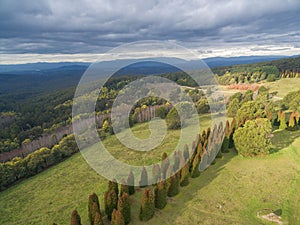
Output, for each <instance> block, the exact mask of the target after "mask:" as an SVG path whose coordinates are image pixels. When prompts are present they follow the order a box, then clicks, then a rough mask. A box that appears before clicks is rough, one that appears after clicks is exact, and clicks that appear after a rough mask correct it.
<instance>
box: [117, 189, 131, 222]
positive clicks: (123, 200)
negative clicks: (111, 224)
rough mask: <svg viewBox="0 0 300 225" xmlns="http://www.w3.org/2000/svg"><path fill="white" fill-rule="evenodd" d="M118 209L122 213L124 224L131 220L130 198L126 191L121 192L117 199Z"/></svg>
mask: <svg viewBox="0 0 300 225" xmlns="http://www.w3.org/2000/svg"><path fill="white" fill-rule="evenodd" d="M118 210H119V211H120V212H121V213H122V215H123V218H124V222H125V224H128V223H129V222H130V220H131V209H130V199H129V195H128V194H127V193H123V195H122V196H120V197H119V200H118Z"/></svg>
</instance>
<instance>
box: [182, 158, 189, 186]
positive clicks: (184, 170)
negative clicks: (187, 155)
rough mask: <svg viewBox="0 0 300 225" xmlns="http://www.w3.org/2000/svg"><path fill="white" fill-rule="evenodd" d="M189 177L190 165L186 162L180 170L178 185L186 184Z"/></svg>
mask: <svg viewBox="0 0 300 225" xmlns="http://www.w3.org/2000/svg"><path fill="white" fill-rule="evenodd" d="M189 177H190V165H189V163H186V164H185V165H184V166H183V167H182V168H181V170H180V186H181V187H183V186H186V185H188V184H189Z"/></svg>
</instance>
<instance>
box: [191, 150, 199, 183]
mask: <svg viewBox="0 0 300 225" xmlns="http://www.w3.org/2000/svg"><path fill="white" fill-rule="evenodd" d="M199 165H200V155H199V154H197V155H196V156H195V158H194V160H193V162H192V169H191V177H192V178H195V177H198V176H199V175H200V171H199Z"/></svg>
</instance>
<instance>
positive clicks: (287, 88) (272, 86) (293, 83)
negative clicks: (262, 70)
mask: <svg viewBox="0 0 300 225" xmlns="http://www.w3.org/2000/svg"><path fill="white" fill-rule="evenodd" d="M262 84H263V85H264V86H265V87H267V88H269V91H270V92H274V91H277V92H278V94H277V95H276V96H278V97H280V98H283V97H284V96H285V95H286V94H288V93H289V92H292V91H297V90H299V88H300V79H297V78H284V79H279V80H277V81H275V82H265V83H262Z"/></svg>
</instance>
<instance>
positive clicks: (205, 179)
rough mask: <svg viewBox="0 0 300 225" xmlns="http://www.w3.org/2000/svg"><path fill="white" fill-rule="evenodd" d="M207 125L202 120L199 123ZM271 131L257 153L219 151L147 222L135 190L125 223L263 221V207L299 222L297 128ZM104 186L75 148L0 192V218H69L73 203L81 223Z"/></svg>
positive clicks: (33, 220) (143, 133)
mask: <svg viewBox="0 0 300 225" xmlns="http://www.w3.org/2000/svg"><path fill="white" fill-rule="evenodd" d="M206 117H207V116H206ZM202 121H208V120H207V118H203V120H202ZM208 125H209V124H208V123H206V125H205V123H204V124H203V128H205V126H208ZM146 126H147V124H146V123H145V124H141V125H139V126H136V127H135V128H134V132H135V133H136V134H137V135H139V136H140V137H146V136H147V135H149V131H148V130H147V129H145V128H146ZM176 132H177V131H173V132H171V133H170V134H169V135H170V136H168V137H170V138H168V139H169V140H170V142H171V140H172V138H171V137H172V136H176V135H178V134H176ZM274 135H275V137H274V138H273V140H274V143H273V144H274V148H273V152H274V153H273V154H271V155H270V156H268V157H265V158H257V159H245V158H242V157H240V156H237V155H236V154H235V153H234V152H231V153H228V154H225V155H224V157H223V159H220V160H218V161H217V163H216V164H215V165H213V166H211V167H210V168H209V169H208V170H206V171H205V172H203V173H202V175H201V176H200V177H199V178H196V179H191V183H190V184H189V185H188V186H187V187H184V188H182V189H181V192H180V193H179V195H177V196H176V197H174V198H170V199H168V205H167V206H166V208H165V209H164V210H158V211H157V212H156V215H155V217H154V218H153V219H151V220H150V221H148V222H147V223H142V222H140V221H139V219H138V212H139V208H140V200H141V198H140V197H141V190H139V191H138V192H137V193H136V194H135V195H134V196H133V199H132V201H133V205H132V223H131V224H153V225H154V224H162V223H164V224H268V222H265V221H263V220H262V219H260V218H257V216H256V213H257V211H258V210H261V209H264V208H272V209H273V210H277V209H282V211H283V214H282V217H283V220H284V221H285V222H286V223H288V224H299V223H300V216H299V213H297V212H299V210H300V204H299V200H300V199H299V197H298V190H299V188H300V182H299V178H300V173H299V172H300V138H299V137H300V131H297V132H292V133H290V132H288V131H281V132H275V134H274ZM105 142H106V144H107V145H111V146H113V147H114V148H115V150H114V148H111V149H110V151H111V152H112V153H113V152H115V151H116V150H117V149H118V147H116V140H115V137H114V136H112V137H110V138H108V139H107V140H106V141H105ZM166 144H168V143H166ZM169 144H170V143H169ZM166 148H168V147H166V146H165V147H163V148H161V149H158V152H159V153H160V152H162V151H165V150H166ZM120 153H121V152H120ZM159 153H157V154H158V155H160V154H159ZM125 155H126V154H125V153H124V156H125ZM106 188H107V181H106V180H105V179H104V178H102V177H101V176H100V175H98V174H96V172H94V171H93V170H92V169H91V168H90V167H89V165H88V164H87V163H86V162H85V160H84V159H83V158H82V157H81V155H80V154H76V155H74V156H73V157H71V158H69V159H68V160H66V161H64V162H62V163H60V164H59V165H57V166H55V167H52V168H50V169H48V170H46V171H44V172H43V173H41V174H39V175H37V176H34V177H32V178H30V179H27V180H25V181H23V182H21V183H19V184H18V185H15V186H13V187H12V188H10V189H8V190H6V191H4V192H1V193H0V208H1V211H0V223H1V224H52V223H53V222H56V223H58V224H69V221H70V213H71V211H72V210H73V209H75V208H76V209H77V210H78V211H79V213H80V215H81V217H82V222H83V224H88V218H87V197H88V195H89V194H91V193H92V192H96V193H97V194H98V195H99V196H100V200H101V206H102V209H103V193H104V191H105V190H106Z"/></svg>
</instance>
